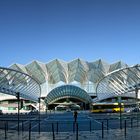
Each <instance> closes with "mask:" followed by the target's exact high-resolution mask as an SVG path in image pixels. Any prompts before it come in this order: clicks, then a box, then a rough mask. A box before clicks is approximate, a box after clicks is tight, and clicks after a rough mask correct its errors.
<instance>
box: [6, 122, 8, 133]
mask: <svg viewBox="0 0 140 140" xmlns="http://www.w3.org/2000/svg"><path fill="white" fill-rule="evenodd" d="M6 130H7V131H8V121H6Z"/></svg>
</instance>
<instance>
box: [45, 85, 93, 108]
mask: <svg viewBox="0 0 140 140" xmlns="http://www.w3.org/2000/svg"><path fill="white" fill-rule="evenodd" d="M45 102H46V104H47V106H48V108H49V109H54V108H55V107H56V106H57V105H64V106H69V107H70V105H71V104H76V105H79V106H80V109H89V106H90V104H91V102H92V99H91V97H90V96H89V95H88V93H87V92H86V91H85V90H83V89H81V88H79V87H77V86H74V85H63V86H59V87H56V88H55V89H53V90H52V91H50V93H49V94H48V95H47V97H46V98H45Z"/></svg>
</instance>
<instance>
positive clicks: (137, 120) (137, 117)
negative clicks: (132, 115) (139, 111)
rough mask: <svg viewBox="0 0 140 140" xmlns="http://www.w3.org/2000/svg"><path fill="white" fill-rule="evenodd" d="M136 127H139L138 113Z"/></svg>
mask: <svg viewBox="0 0 140 140" xmlns="http://www.w3.org/2000/svg"><path fill="white" fill-rule="evenodd" d="M137 127H139V120H138V115H137Z"/></svg>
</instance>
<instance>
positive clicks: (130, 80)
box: [96, 65, 140, 100]
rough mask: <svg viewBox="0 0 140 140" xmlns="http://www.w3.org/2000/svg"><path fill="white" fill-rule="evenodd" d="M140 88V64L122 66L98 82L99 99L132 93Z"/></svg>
mask: <svg viewBox="0 0 140 140" xmlns="http://www.w3.org/2000/svg"><path fill="white" fill-rule="evenodd" d="M139 88H140V65H135V66H132V67H126V68H121V69H118V70H115V71H113V72H110V73H108V74H107V75H106V76H104V77H103V78H102V79H101V80H100V81H99V82H98V84H97V87H96V93H97V98H98V100H103V99H106V98H110V97H114V96H121V95H125V94H132V92H134V91H135V90H138V89H139Z"/></svg>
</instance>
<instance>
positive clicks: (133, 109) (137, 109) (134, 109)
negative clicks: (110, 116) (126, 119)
mask: <svg viewBox="0 0 140 140" xmlns="http://www.w3.org/2000/svg"><path fill="white" fill-rule="evenodd" d="M127 112H128V113H129V112H140V108H138V107H136V108H131V109H130V110H128V111H127Z"/></svg>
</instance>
